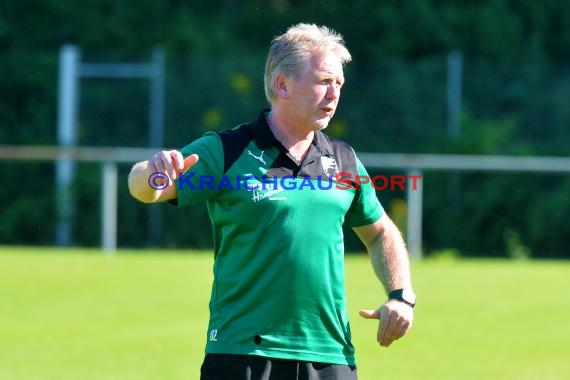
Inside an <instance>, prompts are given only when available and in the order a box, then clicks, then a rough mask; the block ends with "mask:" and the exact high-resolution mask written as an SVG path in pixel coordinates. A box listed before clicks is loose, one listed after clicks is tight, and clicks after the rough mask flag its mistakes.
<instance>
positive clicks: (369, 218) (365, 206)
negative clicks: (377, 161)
mask: <svg viewBox="0 0 570 380" xmlns="http://www.w3.org/2000/svg"><path fill="white" fill-rule="evenodd" d="M356 167H357V170H358V175H360V176H366V177H370V176H369V174H368V172H367V171H366V168H365V167H364V165H362V162H360V160H359V159H358V158H356ZM382 215H384V208H383V207H382V205H381V204H380V201H379V200H378V197H376V191H375V190H374V187H373V186H372V184H371V183H370V182H369V183H365V184H362V185H360V188H359V189H357V190H356V194H355V196H354V199H353V200H352V204H351V205H350V208H349V210H348V212H347V213H346V218H345V225H346V226H348V227H359V226H365V225H367V224H372V223H374V222H376V221H377V220H378V219H380V217H381V216H382Z"/></svg>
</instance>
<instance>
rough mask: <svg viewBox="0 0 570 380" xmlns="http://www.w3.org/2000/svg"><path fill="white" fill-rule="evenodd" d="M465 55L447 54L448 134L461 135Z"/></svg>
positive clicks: (454, 52)
mask: <svg viewBox="0 0 570 380" xmlns="http://www.w3.org/2000/svg"><path fill="white" fill-rule="evenodd" d="M462 75H463V56H462V55H461V53H460V52H458V51H455V50H454V51H452V52H450V53H449V55H448V56H447V134H448V136H449V137H451V138H452V139H456V138H458V137H459V133H460V118H461V96H462V94H461V93H462Z"/></svg>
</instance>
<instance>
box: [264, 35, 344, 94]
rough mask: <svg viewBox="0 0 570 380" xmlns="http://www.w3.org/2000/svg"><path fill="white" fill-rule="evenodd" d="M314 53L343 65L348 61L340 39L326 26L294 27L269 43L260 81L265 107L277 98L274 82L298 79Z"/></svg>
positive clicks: (340, 37) (342, 41) (339, 36)
mask: <svg viewBox="0 0 570 380" xmlns="http://www.w3.org/2000/svg"><path fill="white" fill-rule="evenodd" d="M314 52H332V53H334V54H336V55H337V57H338V58H339V59H340V61H341V63H342V64H343V65H344V64H345V63H347V62H350V60H351V59H352V57H351V56H350V53H349V52H348V49H347V48H346V46H345V45H344V40H343V38H342V36H341V35H340V34H338V33H337V32H335V31H334V30H332V29H330V28H327V27H326V26H317V25H315V24H297V25H293V26H291V27H290V28H289V29H287V32H285V33H284V34H282V35H280V36H277V37H275V38H274V39H273V41H272V42H271V47H270V48H269V54H268V55H267V61H266V63H265V76H264V78H263V81H264V85H265V97H266V98H267V100H268V101H269V103H272V100H274V99H275V98H276V97H277V93H276V89H275V78H277V76H278V75H285V76H288V77H293V78H294V79H299V77H300V75H301V70H300V68H301V67H303V65H305V64H306V63H307V62H308V61H309V59H310V57H311V54H313V53H314Z"/></svg>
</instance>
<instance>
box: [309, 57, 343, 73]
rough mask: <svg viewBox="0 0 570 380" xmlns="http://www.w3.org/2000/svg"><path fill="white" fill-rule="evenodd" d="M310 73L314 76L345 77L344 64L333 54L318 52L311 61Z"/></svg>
mask: <svg viewBox="0 0 570 380" xmlns="http://www.w3.org/2000/svg"><path fill="white" fill-rule="evenodd" d="M309 72H310V73H313V74H328V75H334V76H341V77H342V76H343V71H342V62H341V61H340V58H339V57H338V56H337V55H336V54H334V53H332V52H316V53H313V54H311V58H310V59H309Z"/></svg>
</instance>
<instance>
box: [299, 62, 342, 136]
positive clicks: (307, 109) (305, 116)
mask: <svg viewBox="0 0 570 380" xmlns="http://www.w3.org/2000/svg"><path fill="white" fill-rule="evenodd" d="M343 83H344V75H343V71H342V63H341V62H340V59H339V58H338V57H337V56H336V55H334V54H333V53H330V52H319V53H314V54H313V55H312V57H311V59H310V61H309V63H308V64H307V65H306V67H305V68H304V70H303V71H302V72H301V75H300V77H299V79H297V80H295V79H292V80H290V81H289V86H288V90H289V93H290V95H291V97H290V101H291V103H290V105H291V107H292V108H291V111H292V113H293V114H294V115H295V119H297V123H298V124H300V125H302V126H304V127H305V128H309V129H310V130H313V131H317V130H321V129H324V128H326V127H327V125H328V123H329V121H330V120H331V119H332V117H333V115H334V113H335V110H336V107H337V105H338V100H339V98H340V88H341V87H342V85H343Z"/></svg>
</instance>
